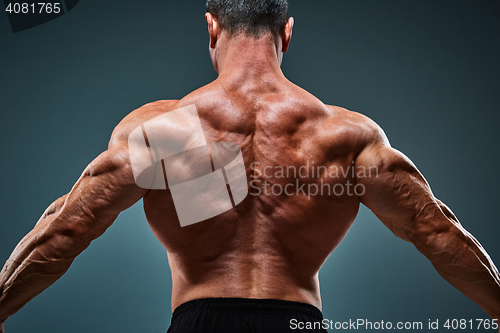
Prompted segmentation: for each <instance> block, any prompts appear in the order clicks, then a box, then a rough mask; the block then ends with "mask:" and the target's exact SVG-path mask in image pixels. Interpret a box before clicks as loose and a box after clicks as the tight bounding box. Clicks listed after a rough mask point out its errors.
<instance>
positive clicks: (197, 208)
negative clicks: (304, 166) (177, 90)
mask: <svg viewBox="0 0 500 333" xmlns="http://www.w3.org/2000/svg"><path fill="white" fill-rule="evenodd" d="M128 145H129V154H130V161H131V164H132V170H133V173H134V179H135V182H136V184H137V185H138V186H139V187H141V188H145V189H151V190H164V189H167V184H168V188H169V189H170V192H171V193H172V198H173V200H174V204H175V209H176V211H177V215H178V217H179V221H180V224H181V226H183V227H184V226H187V225H191V224H195V223H198V222H201V221H204V220H206V219H209V218H211V217H214V216H217V215H220V214H222V213H224V212H226V211H228V210H230V209H231V208H233V204H234V206H236V205H238V204H239V203H241V202H242V201H243V200H244V199H245V198H246V196H247V195H248V183H247V178H246V171H245V164H244V162H243V155H242V153H241V149H240V147H239V146H238V145H237V144H234V143H229V142H210V143H208V144H207V142H206V139H205V135H204V132H203V129H202V127H201V122H200V118H199V117H198V112H197V111H196V106H194V105H191V106H187V107H184V108H181V109H177V110H174V111H170V112H167V113H165V114H162V115H161V116H158V117H156V118H153V119H151V120H149V121H147V122H145V123H144V124H142V125H141V126H138V127H137V128H136V129H135V130H134V131H132V133H131V134H130V136H129V138H128ZM209 148H210V149H209ZM210 153H211V154H212V160H213V169H212V163H211V161H210ZM228 187H229V189H230V191H228Z"/></svg>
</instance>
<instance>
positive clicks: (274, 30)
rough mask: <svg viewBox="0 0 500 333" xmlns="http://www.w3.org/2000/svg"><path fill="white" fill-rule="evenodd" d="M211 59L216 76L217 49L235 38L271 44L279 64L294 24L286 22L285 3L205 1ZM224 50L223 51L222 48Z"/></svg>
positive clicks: (281, 0)
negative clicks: (265, 41) (268, 41)
mask: <svg viewBox="0 0 500 333" xmlns="http://www.w3.org/2000/svg"><path fill="white" fill-rule="evenodd" d="M205 17H206V19H207V23H208V34H209V36H210V57H211V58H212V63H213V65H214V68H215V71H216V72H217V73H219V66H218V59H220V58H221V57H220V56H219V55H220V54H221V53H222V54H223V53H224V51H222V52H219V50H220V49H222V50H224V49H227V44H228V41H230V40H233V39H236V37H244V38H251V39H255V40H271V41H272V42H273V43H274V45H275V49H276V56H277V60H278V62H279V64H281V62H282V60H283V53H284V52H286V51H287V50H288V46H289V44H290V39H291V38H292V28H293V24H294V20H293V18H292V17H290V18H289V19H288V1H287V0H207V13H206V14H205ZM225 46H226V47H225Z"/></svg>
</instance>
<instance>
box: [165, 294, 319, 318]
mask: <svg viewBox="0 0 500 333" xmlns="http://www.w3.org/2000/svg"><path fill="white" fill-rule="evenodd" d="M195 311H203V312H206V311H219V312H237V313H260V314H294V315H304V316H310V317H312V319H315V320H318V321H321V320H323V314H322V313H321V311H320V310H319V309H318V308H317V307H315V306H313V305H311V304H307V303H299V302H292V301H283V300H277V299H253V298H201V299H195V300H192V301H188V302H186V303H183V304H181V305H179V306H178V307H177V308H176V309H175V311H174V313H173V318H175V317H177V316H180V315H182V314H184V313H188V312H195Z"/></svg>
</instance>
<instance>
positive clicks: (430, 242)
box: [413, 222, 470, 265]
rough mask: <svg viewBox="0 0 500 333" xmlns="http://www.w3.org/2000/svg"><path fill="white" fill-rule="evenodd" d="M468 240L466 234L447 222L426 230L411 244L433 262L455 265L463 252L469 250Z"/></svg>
mask: <svg viewBox="0 0 500 333" xmlns="http://www.w3.org/2000/svg"><path fill="white" fill-rule="evenodd" d="M468 240H469V239H468V237H467V235H465V234H464V233H463V232H462V231H461V230H460V229H459V228H457V227H456V226H454V225H453V224H452V223H451V222H449V224H448V225H447V226H445V227H442V228H439V229H437V230H434V231H432V232H428V233H427V234H426V235H425V236H423V237H421V238H420V239H419V241H417V242H413V244H414V245H415V247H416V248H417V249H418V250H419V251H420V252H421V253H422V254H424V255H425V256H426V257H427V258H428V259H429V260H430V261H431V262H432V263H433V264H442V265H455V264H457V262H458V261H460V260H459V259H460V258H461V257H462V256H463V254H464V252H467V251H469V250H470V246H469V242H468ZM462 264H463V262H462Z"/></svg>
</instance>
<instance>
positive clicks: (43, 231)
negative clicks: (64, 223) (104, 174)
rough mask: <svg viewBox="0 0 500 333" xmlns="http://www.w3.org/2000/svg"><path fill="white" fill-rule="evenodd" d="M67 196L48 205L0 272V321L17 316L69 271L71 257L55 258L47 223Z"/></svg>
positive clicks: (55, 249)
mask: <svg viewBox="0 0 500 333" xmlns="http://www.w3.org/2000/svg"><path fill="white" fill-rule="evenodd" d="M66 197H67V196H63V197H61V198H59V199H58V200H56V201H55V202H54V203H53V204H52V205H50V206H49V207H48V208H47V210H46V211H45V212H44V213H43V215H42V216H41V217H40V219H39V220H38V222H37V224H36V226H35V227H34V228H33V230H32V231H31V232H30V233H28V234H27V235H26V236H25V237H24V238H23V239H22V240H21V241H20V242H19V244H18V245H17V246H16V248H15V249H14V251H13V252H12V254H11V256H10V258H9V259H8V260H7V262H6V263H5V265H4V267H3V269H2V271H1V272H0V322H2V321H5V320H6V319H7V318H8V317H10V316H11V315H13V314H14V313H16V312H17V311H18V310H19V309H21V308H22V307H23V306H24V305H25V304H26V303H28V302H29V301H30V300H31V299H32V298H33V297H35V296H36V295H38V294H39V293H41V292H42V291H43V290H45V289H46V288H47V287H49V286H50V285H51V284H52V283H54V282H55V281H56V280H57V279H59V278H60V277H61V276H62V275H63V274H64V273H65V272H66V270H67V269H68V268H69V266H70V265H71V262H72V261H73V258H74V257H73V258H71V257H68V258H63V257H61V256H56V252H58V251H57V246H56V244H54V241H56V240H57V236H58V235H57V234H53V235H52V237H47V235H48V234H49V233H50V232H51V230H50V223H51V222H53V221H54V219H55V218H56V217H57V215H58V213H59V211H60V210H61V208H62V206H63V205H64V202H65V199H66Z"/></svg>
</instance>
